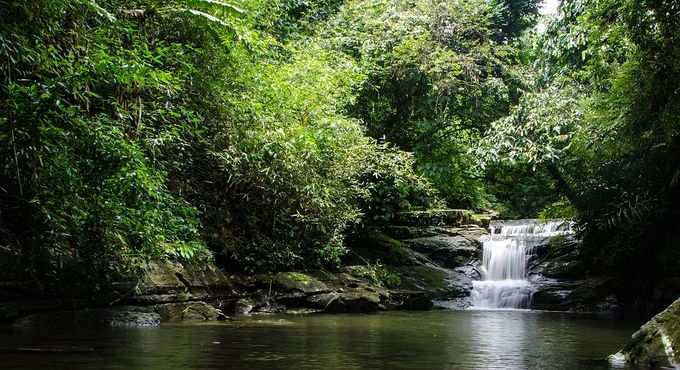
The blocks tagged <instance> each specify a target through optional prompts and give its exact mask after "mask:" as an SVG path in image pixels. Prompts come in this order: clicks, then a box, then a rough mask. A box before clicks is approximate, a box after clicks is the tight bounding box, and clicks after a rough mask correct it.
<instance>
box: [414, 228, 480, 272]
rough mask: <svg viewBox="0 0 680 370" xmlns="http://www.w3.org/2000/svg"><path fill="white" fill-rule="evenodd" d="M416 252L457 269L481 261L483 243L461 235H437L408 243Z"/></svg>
mask: <svg viewBox="0 0 680 370" xmlns="http://www.w3.org/2000/svg"><path fill="white" fill-rule="evenodd" d="M406 243H408V245H409V246H410V247H411V248H412V249H413V250H415V251H417V252H420V253H423V254H424V255H426V256H427V257H428V258H429V259H430V260H432V261H433V262H436V263H437V264H439V265H440V266H443V267H447V268H456V267H459V266H463V265H465V264H468V263H470V262H472V261H474V260H476V259H479V258H480V257H481V254H482V249H481V243H480V242H479V241H478V240H475V239H470V238H467V237H464V236H461V235H453V236H452V235H437V236H432V237H426V238H416V239H409V240H407V241H406Z"/></svg>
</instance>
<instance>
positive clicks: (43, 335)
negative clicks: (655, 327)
mask: <svg viewBox="0 0 680 370" xmlns="http://www.w3.org/2000/svg"><path fill="white" fill-rule="evenodd" d="M637 324H638V323H629V322H623V321H619V320H616V319H613V318H611V317H605V316H595V315H585V314H568V313H556V312H540V311H528V310H516V311H485V310H464V311H443V310H442V311H429V312H388V313H379V314H364V315H362V314H356V315H324V314H322V315H308V316H292V315H287V316H262V317H256V318H253V319H247V320H245V321H236V322H227V323H213V324H210V325H207V324H193V325H188V324H184V325H165V324H164V325H162V326H161V327H158V328H103V329H102V328H92V327H80V326H77V325H76V326H73V325H72V324H70V323H67V322H59V321H57V320H51V321H49V322H41V321H40V320H35V321H21V322H19V323H18V324H15V325H14V326H0V358H2V363H0V368H1V369H13V370H24V369H25V370H28V369H30V370H37V369H46V370H84V369H91V370H108V369H128V370H135V369H140V370H141V369H143V370H172V369H238V370H256V369H257V370H264V369H267V370H277V369H281V370H291V369H295V370H300V369H331V370H336V369H337V370H353V369H366V370H377V369H391V370H395V369H423V370H436V369H451V370H467V369H508V370H510V369H514V370H521V369H550V370H590V369H592V370H595V369H610V368H611V367H610V366H611V365H610V364H609V363H608V362H607V361H606V360H605V358H606V356H607V355H608V354H611V353H614V352H616V351H617V350H618V349H619V348H620V347H621V346H623V344H624V343H625V342H626V341H627V340H628V338H629V337H630V334H631V333H632V332H633V331H634V330H635V329H636V325H637Z"/></svg>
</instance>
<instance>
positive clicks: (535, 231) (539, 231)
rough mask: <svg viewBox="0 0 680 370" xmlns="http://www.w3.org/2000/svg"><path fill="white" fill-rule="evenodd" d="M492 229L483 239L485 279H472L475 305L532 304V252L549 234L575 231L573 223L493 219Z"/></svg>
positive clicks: (483, 270) (498, 306)
mask: <svg viewBox="0 0 680 370" xmlns="http://www.w3.org/2000/svg"><path fill="white" fill-rule="evenodd" d="M489 231H490V235H489V236H488V237H485V239H483V240H482V241H483V243H484V251H483V257H482V265H481V266H480V272H481V274H482V280H479V281H474V282H473V283H472V308H478V309H494V308H515V309H521V308H529V305H530V304H531V294H532V287H531V283H530V282H529V281H528V280H527V277H528V270H527V264H528V262H529V258H531V253H532V252H533V249H534V247H536V246H537V245H540V244H541V243H543V242H544V241H545V239H546V238H549V237H552V236H556V235H564V234H568V233H571V232H572V231H571V224H570V223H569V222H567V221H563V220H557V221H548V222H545V223H541V222H539V221H537V220H518V221H506V222H502V221H501V222H496V223H492V224H491V226H490V227H489Z"/></svg>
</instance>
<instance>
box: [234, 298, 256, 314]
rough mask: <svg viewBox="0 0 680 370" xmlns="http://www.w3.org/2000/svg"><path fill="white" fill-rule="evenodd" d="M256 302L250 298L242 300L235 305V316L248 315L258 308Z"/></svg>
mask: <svg viewBox="0 0 680 370" xmlns="http://www.w3.org/2000/svg"><path fill="white" fill-rule="evenodd" d="M256 304H257V303H256V302H255V301H254V300H252V299H250V298H241V299H239V300H237V301H236V303H234V314H235V315H248V314H250V312H252V311H253V309H254V308H255V306H256Z"/></svg>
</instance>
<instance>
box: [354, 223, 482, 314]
mask: <svg viewBox="0 0 680 370" xmlns="http://www.w3.org/2000/svg"><path fill="white" fill-rule="evenodd" d="M451 214H452V215H453V214H456V213H455V212H453V211H452V212H451ZM414 215H415V216H418V220H417V222H416V221H413V222H410V223H409V224H408V225H406V226H389V227H384V228H381V229H377V230H371V231H369V232H367V233H365V234H364V236H363V238H361V239H359V240H356V241H354V243H352V251H353V252H354V254H355V255H358V256H359V258H355V259H354V260H352V262H354V263H366V262H369V263H375V264H381V265H383V266H384V268H385V269H387V270H388V271H389V272H390V273H392V274H394V275H395V276H397V277H398V279H397V280H398V282H393V283H392V284H391V285H390V288H391V289H390V292H392V293H393V294H392V298H393V299H394V301H397V302H401V304H402V305H403V306H402V307H401V308H403V309H407V308H408V307H411V308H413V307H418V308H419V309H423V308H427V307H431V306H432V301H442V300H446V301H450V300H457V301H459V302H458V304H457V307H466V306H469V304H470V302H469V297H470V291H471V290H472V280H473V279H478V278H479V272H478V271H477V270H476V268H475V265H476V264H477V262H478V260H479V259H480V257H481V251H482V249H481V247H482V245H481V242H480V241H479V239H480V238H481V237H482V236H483V235H486V234H487V231H486V229H484V228H482V227H480V226H477V225H466V226H450V225H449V226H441V224H442V222H443V221H442V219H436V220H435V221H437V222H435V226H422V223H423V222H424V220H425V219H424V218H423V216H424V215H423V214H420V213H417V214H414ZM412 216H413V215H412ZM444 220H445V219H444ZM398 290H401V291H404V292H419V293H418V294H414V293H411V294H410V297H409V298H408V299H406V300H400V299H396V298H394V297H397V296H398V294H394V292H395V291H398ZM428 299H429V301H430V303H425V302H426V301H427V300H428ZM382 304H383V305H387V306H389V305H390V303H389V302H387V303H386V302H383V303H382Z"/></svg>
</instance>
